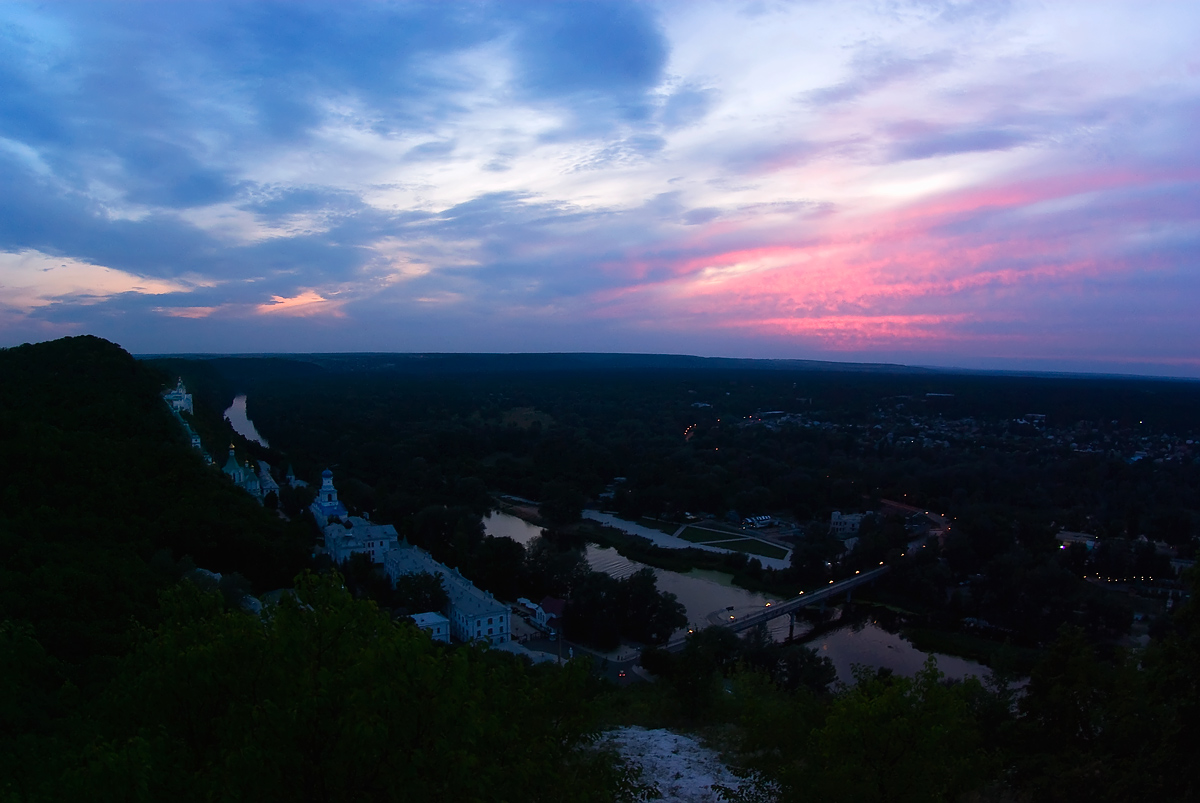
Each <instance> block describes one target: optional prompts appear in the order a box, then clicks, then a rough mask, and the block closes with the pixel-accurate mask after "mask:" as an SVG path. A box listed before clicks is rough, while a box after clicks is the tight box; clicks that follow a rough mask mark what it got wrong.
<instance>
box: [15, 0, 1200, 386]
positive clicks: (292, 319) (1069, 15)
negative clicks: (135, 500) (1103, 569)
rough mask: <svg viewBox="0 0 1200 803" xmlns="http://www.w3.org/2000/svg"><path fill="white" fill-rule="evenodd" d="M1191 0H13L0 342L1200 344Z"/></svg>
mask: <svg viewBox="0 0 1200 803" xmlns="http://www.w3.org/2000/svg"><path fill="white" fill-rule="evenodd" d="M1197 41H1200V6H1196V5H1194V4H1189V3H1182V2H1180V3H1167V2H1162V3H1153V2H1151V3H1132V2H1127V3H1105V2H1080V3H1072V2H1055V3H1023V2H1000V1H999V0H988V1H987V2H974V3H973V2H889V1H885V0H879V1H878V2H863V3H832V2H830V3H823V2H765V1H764V2H747V3H736V2H719V3H705V2H687V3H682V2H680V3H674V2H664V3H618V2H571V3H566V2H562V3H554V2H520V3H518V2H508V3H470V4H467V3H462V4H455V3H428V4H424V3H358V4H353V3H339V4H333V3H311V4H304V3H295V2H288V3H251V2H237V3H220V2H203V3H200V2H197V3H181V2H179V3H111V4H110V3H101V2H87V3H78V4H71V3H48V4H20V3H9V4H4V5H0V86H3V87H4V91H3V92H0V187H3V188H4V192H2V193H0V345H12V344H16V343H20V342H23V341H29V340H43V339H47V338H51V337H57V336H60V335H64V334H76V333H82V332H90V333H94V334H98V335H101V336H104V337H108V338H110V339H113V340H115V341H117V342H119V343H121V344H122V345H124V346H126V347H127V348H129V349H130V350H132V351H135V352H143V353H145V352H176V351H183V352H203V351H213V352H264V351H356V350H362V351H366V350H370V351H637V352H673V353H692V354H709V355H727V356H750V357H754V356H762V357H804V358H816V359H834V360H873V361H874V360H890V361H901V362H908V363H918V364H932V365H959V366H967V367H998V368H1044V369H1054V370H1101V371H1120V372H1129V373H1153V374H1178V375H1185V376H1200V346H1198V345H1197V344H1200V315H1198V314H1197V302H1198V301H1200V264H1198V262H1200V257H1198V254H1200V248H1198V245H1200V191H1198V189H1200V188H1198V184H1197V182H1198V180H1200V164H1198V162H1200V148H1197V145H1198V144H1200V143H1198V142H1197V139H1198V134H1197V132H1200V55H1197V52H1196V50H1195V43H1196V42H1197Z"/></svg>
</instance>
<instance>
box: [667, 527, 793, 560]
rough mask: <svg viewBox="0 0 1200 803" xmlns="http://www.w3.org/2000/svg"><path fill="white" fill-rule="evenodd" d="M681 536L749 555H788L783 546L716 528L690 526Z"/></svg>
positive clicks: (694, 541) (693, 541) (771, 556)
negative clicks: (705, 528) (716, 529)
mask: <svg viewBox="0 0 1200 803" xmlns="http://www.w3.org/2000/svg"><path fill="white" fill-rule="evenodd" d="M679 537H680V538H682V539H684V540H685V541H691V542H692V543H693V544H712V545H713V546H719V547H721V548H722V549H731V550H733V551H735V552H745V553H747V554H749V555H762V556H763V557H767V558H782V557H784V556H785V555H787V550H786V549H783V548H782V547H777V546H772V545H770V544H764V543H763V542H762V541H756V540H755V539H753V538H746V537H744V536H741V535H738V534H737V533H724V532H717V531H715V530H702V529H700V528H699V527H688V528H687V529H686V530H684V531H683V532H682V533H680V534H679Z"/></svg>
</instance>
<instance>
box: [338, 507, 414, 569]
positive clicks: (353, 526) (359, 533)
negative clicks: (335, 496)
mask: <svg viewBox="0 0 1200 803" xmlns="http://www.w3.org/2000/svg"><path fill="white" fill-rule="evenodd" d="M323 531H324V533H325V552H326V554H328V555H329V557H330V559H331V560H332V561H333V562H334V564H340V563H342V562H344V561H347V560H349V559H350V556H351V555H354V554H358V553H362V554H364V555H366V556H367V557H369V558H370V559H371V562H372V563H383V561H384V559H385V558H386V557H387V554H388V552H390V551H391V550H393V549H395V548H396V547H397V546H399V545H400V536H399V535H398V534H397V533H396V528H395V527H393V526H392V525H391V524H372V523H371V522H370V521H368V520H367V519H364V518H362V517H361V516H347V517H346V518H345V519H343V520H342V521H334V522H330V523H329V524H327V525H325V527H324V530H323Z"/></svg>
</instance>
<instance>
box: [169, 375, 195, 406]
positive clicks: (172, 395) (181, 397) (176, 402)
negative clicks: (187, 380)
mask: <svg viewBox="0 0 1200 803" xmlns="http://www.w3.org/2000/svg"><path fill="white" fill-rule="evenodd" d="M163 399H165V400H166V402H167V404H169V405H171V409H172V410H174V411H175V412H177V413H179V412H188V413H192V414H193V415H194V414H195V411H194V410H192V394H190V393H188V392H187V388H185V387H184V386H183V378H182V377H180V378H179V382H178V383H176V385H175V389H174V390H168V391H167V392H166V393H164V394H163Z"/></svg>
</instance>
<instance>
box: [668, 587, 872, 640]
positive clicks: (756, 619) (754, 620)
mask: <svg viewBox="0 0 1200 803" xmlns="http://www.w3.org/2000/svg"><path fill="white" fill-rule="evenodd" d="M891 569H892V567H891V566H880V567H879V568H877V569H872V570H871V571H869V572H863V573H861V574H855V575H854V576H853V577H848V578H846V579H845V580H842V581H840V582H837V583H830V584H829V585H827V586H825V587H824V588H818V589H816V590H815V591H801V592H800V593H799V594H798V595H796V596H795V597H792V598H791V599H789V600H785V601H783V602H772V603H770V604H769V605H767V606H765V607H764V608H762V610H759V611H755V612H754V613H752V614H750V615H749V616H742V617H740V618H733V617H730V619H731V621H728V622H726V621H723V619H724V617H722V621H721V622H720V623H719V624H717V625H715V626H717V627H724V628H727V629H729V630H732V631H733V632H735V633H740V632H741V631H743V630H749V629H750V628H752V627H758V626H759V625H761V624H765V623H767V622H769V621H771V620H772V619H775V618H777V617H779V616H787V615H788V614H792V613H795V612H796V611H798V610H800V609H801V608H805V607H807V606H809V605H819V604H821V603H822V602H826V601H828V600H829V599H831V598H834V597H838V596H840V595H842V594H847V593H849V592H850V591H852V590H854V589H855V588H857V587H858V586H861V585H865V584H867V583H870V582H873V581H875V580H877V579H879V578H880V577H882V576H883V575H885V574H887V573H888V572H889V571H891ZM710 621H711V618H710ZM686 640H687V637H686V636H684V637H681V638H677V639H673V640H672V641H671V642H670V643H669V644H668V645H667V649H668V650H677V649H680V648H682V647H683V645H684V642H685V641H686Z"/></svg>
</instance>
